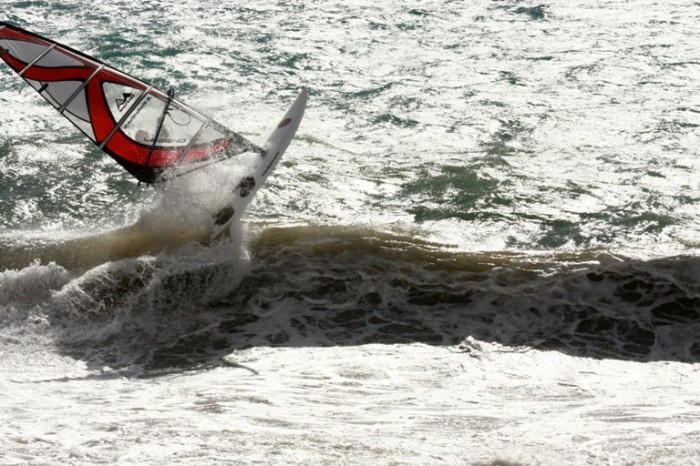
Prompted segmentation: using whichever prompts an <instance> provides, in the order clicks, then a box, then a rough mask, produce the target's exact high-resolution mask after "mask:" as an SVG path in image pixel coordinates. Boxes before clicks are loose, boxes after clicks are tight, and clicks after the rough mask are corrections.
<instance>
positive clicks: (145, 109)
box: [0, 22, 264, 183]
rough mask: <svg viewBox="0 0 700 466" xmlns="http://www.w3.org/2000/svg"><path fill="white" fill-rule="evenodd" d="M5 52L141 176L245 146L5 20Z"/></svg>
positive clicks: (1, 50) (163, 98)
mask: <svg viewBox="0 0 700 466" xmlns="http://www.w3.org/2000/svg"><path fill="white" fill-rule="evenodd" d="M0 59H2V60H3V61H4V62H5V63H7V64H8V65H9V66H10V68H12V69H13V70H14V71H15V72H17V74H19V76H21V77H22V79H24V80H25V81H26V82H27V83H28V84H29V85H30V86H32V87H33V88H34V89H35V90H36V91H37V92H38V93H39V94H41V96H42V97H43V98H44V99H46V100H47V101H48V102H49V103H50V104H51V105H53V107H54V108H56V110H58V112H59V113H60V114H61V115H63V116H64V117H66V118H67V119H68V120H70V122H71V123H73V124H74V125H75V126H76V127H77V128H78V129H79V130H80V131H82V132H83V133H84V134H85V135H86V136H87V137H88V138H89V139H90V140H91V141H92V142H94V143H95V144H96V145H97V146H98V147H99V148H100V149H101V150H103V151H104V152H105V153H107V154H108V155H110V156H111V157H113V158H114V159H115V160H116V161H117V162H119V164H121V165H122V166H123V167H124V168H125V169H126V170H127V171H128V172H129V173H131V174H132V175H133V176H134V177H136V178H137V179H138V180H139V181H142V182H145V183H155V182H159V181H163V180H164V179H165V178H166V174H167V173H169V170H170V169H172V168H173V167H176V166H177V167H178V168H186V170H180V173H185V172H189V171H191V170H194V169H197V168H198V167H201V166H206V165H209V164H210V163H213V162H215V161H219V160H224V159H227V158H230V157H233V156H235V155H238V154H241V153H243V152H249V151H255V152H259V153H261V154H264V151H263V149H262V148H260V147H258V146H256V145H255V144H253V143H252V142H250V141H248V140H247V139H245V138H244V137H242V136H241V135H239V134H236V133H234V132H233V131H231V130H229V129H227V128H226V127H225V126H223V125H222V124H220V123H217V122H215V121H213V120H212V119H211V118H208V117H206V116H205V115H202V114H201V113H199V112H197V111H196V110H194V109H192V108H190V107H188V106H187V105H185V104H183V103H182V102H180V101H178V100H176V99H175V98H174V93H173V92H168V93H164V92H162V91H160V90H158V89H156V88H155V87H153V86H151V85H149V84H147V83H145V82H143V81H141V80H139V79H136V78H134V77H132V76H130V75H128V74H126V73H124V72H122V71H119V70H117V69H115V68H113V67H112V66H110V65H108V64H106V63H103V62H101V61H100V60H98V59H96V58H93V57H90V56H88V55H85V54H83V53H81V52H78V51H76V50H73V49H72V48H70V47H67V46H65V45H61V44H59V43H57V42H55V41H53V40H50V39H47V38H44V37H41V36H39V35H37V34H34V33H32V32H29V31H25V30H23V29H20V28H18V27H16V26H12V25H10V24H8V23H4V22H0Z"/></svg>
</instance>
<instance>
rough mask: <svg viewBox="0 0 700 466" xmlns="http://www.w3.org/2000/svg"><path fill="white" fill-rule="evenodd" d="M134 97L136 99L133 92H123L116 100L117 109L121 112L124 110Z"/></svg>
mask: <svg viewBox="0 0 700 466" xmlns="http://www.w3.org/2000/svg"><path fill="white" fill-rule="evenodd" d="M133 99H134V94H131V93H128V94H127V93H124V94H122V98H121V99H116V101H115V102H116V104H117V109H118V110H119V111H120V112H123V111H124V109H125V108H126V107H127V105H129V102H131V101H132V100H133Z"/></svg>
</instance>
